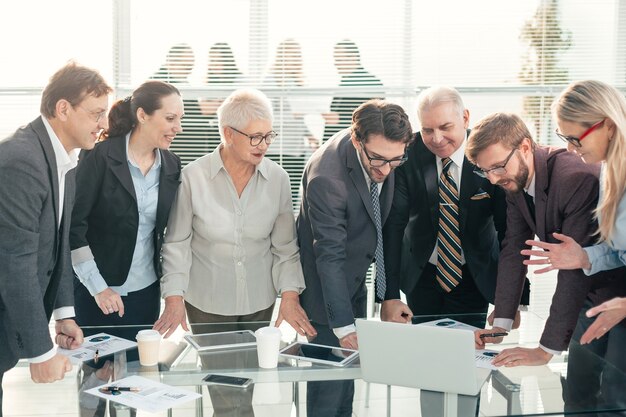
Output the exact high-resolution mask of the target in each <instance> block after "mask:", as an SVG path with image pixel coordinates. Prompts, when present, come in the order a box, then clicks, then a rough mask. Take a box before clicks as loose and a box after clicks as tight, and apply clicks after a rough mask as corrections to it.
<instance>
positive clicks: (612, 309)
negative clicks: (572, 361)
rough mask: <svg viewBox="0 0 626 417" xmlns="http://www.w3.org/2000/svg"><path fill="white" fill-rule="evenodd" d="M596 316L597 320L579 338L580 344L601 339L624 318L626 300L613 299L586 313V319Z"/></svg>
mask: <svg viewBox="0 0 626 417" xmlns="http://www.w3.org/2000/svg"><path fill="white" fill-rule="evenodd" d="M598 314H600V315H599V316H598V318H597V319H596V320H595V321H594V322H593V323H592V324H591V326H589V328H588V329H587V330H586V331H585V333H584V334H583V335H582V337H581V338H580V343H581V344H583V345H584V344H587V343H591V342H593V341H594V340H595V339H599V338H601V337H602V336H604V335H605V334H606V333H607V332H608V331H609V330H611V328H613V326H615V325H616V324H617V323H619V322H620V321H622V320H624V318H626V298H619V297H618V298H613V299H612V300H609V301H605V302H604V303H602V304H600V305H599V306H596V307H594V308H590V309H589V310H588V311H587V317H593V316H596V315H598Z"/></svg>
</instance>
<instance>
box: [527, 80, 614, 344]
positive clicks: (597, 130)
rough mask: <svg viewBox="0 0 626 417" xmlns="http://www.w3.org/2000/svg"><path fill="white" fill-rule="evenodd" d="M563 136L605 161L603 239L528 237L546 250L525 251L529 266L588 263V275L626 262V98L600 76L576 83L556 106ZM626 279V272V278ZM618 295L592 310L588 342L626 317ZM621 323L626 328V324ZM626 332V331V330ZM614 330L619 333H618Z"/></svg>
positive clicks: (592, 158)
mask: <svg viewBox="0 0 626 417" xmlns="http://www.w3.org/2000/svg"><path fill="white" fill-rule="evenodd" d="M552 112H553V117H554V119H555V120H556V123H557V125H558V129H557V132H556V134H557V136H559V137H560V138H561V139H563V140H564V141H566V142H567V147H568V149H569V150H570V151H573V152H576V153H577V154H579V155H580V157H581V158H582V159H583V160H584V161H585V162H586V163H588V164H593V163H597V162H602V176H601V190H600V200H599V203H598V207H597V209H596V215H597V217H598V224H599V227H598V243H597V244H596V245H594V246H590V247H586V248H583V247H581V246H580V245H579V244H578V243H576V242H575V241H574V240H573V239H572V238H570V237H569V236H565V235H561V234H558V233H555V234H554V237H555V238H556V239H558V240H560V241H561V242H562V243H559V244H550V243H546V242H539V241H534V240H531V241H527V242H526V243H527V244H529V245H533V246H537V247H539V248H541V249H543V250H523V251H522V254H523V255H535V256H538V258H537V259H529V260H526V261H524V263H525V264H527V265H544V266H545V265H547V266H545V267H543V268H541V269H539V270H538V271H536V272H535V273H544V272H548V271H551V270H555V269H576V268H582V269H583V270H584V271H585V273H586V274H587V275H591V274H595V273H596V272H598V271H602V270H609V269H614V268H618V267H623V266H624V265H626V193H625V191H626V99H625V98H624V96H623V94H622V93H621V92H619V91H618V90H617V89H615V88H613V87H611V86H609V85H607V84H605V83H602V82H600V81H591V80H588V81H579V82H576V83H573V84H571V85H570V86H569V87H568V88H566V89H565V91H563V92H562V93H561V95H560V96H559V98H558V99H557V100H556V101H555V102H554V104H553V105H552ZM624 279H626V276H625V277H624ZM616 295H621V296H622V297H617V298H613V299H612V300H609V301H607V302H605V303H603V304H601V305H599V306H596V307H594V308H591V309H589V310H588V311H587V313H586V314H587V317H594V316H596V315H598V314H599V315H598V318H597V319H596V320H595V322H594V323H593V324H591V325H590V326H589V328H588V329H587V330H586V331H585V333H584V334H583V335H582V337H581V339H580V341H581V343H582V344H586V343H590V342H592V341H593V340H595V339H600V338H602V337H603V336H604V335H605V334H606V333H607V332H609V330H610V329H612V328H613V327H614V326H616V325H618V323H620V322H624V318H626V298H624V297H623V295H624V294H616ZM618 327H624V328H626V325H625V324H624V323H622V325H620V326H618ZM625 331H626V330H625ZM612 333H613V332H612Z"/></svg>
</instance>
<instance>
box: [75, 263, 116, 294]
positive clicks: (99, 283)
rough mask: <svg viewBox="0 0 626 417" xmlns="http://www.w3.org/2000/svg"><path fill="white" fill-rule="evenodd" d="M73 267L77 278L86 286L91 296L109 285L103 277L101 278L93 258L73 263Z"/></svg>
mask: <svg viewBox="0 0 626 417" xmlns="http://www.w3.org/2000/svg"><path fill="white" fill-rule="evenodd" d="M73 267H74V272H76V276H77V277H78V280H79V281H80V282H81V283H82V284H83V285H84V286H85V288H87V290H88V291H89V294H91V295H92V296H95V295H96V294H98V293H101V292H102V291H104V290H106V289H107V288H108V287H109V286H108V285H107V283H106V281H105V280H104V278H102V275H101V274H100V271H99V270H98V266H97V265H96V261H94V260H93V259H91V260H88V261H85V262H80V263H75V264H74V265H73Z"/></svg>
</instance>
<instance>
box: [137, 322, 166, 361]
mask: <svg viewBox="0 0 626 417" xmlns="http://www.w3.org/2000/svg"><path fill="white" fill-rule="evenodd" d="M136 339H137V349H138V350H139V363H140V364H141V366H154V365H157V364H158V363H159V345H160V344H161V334H160V333H159V332H157V331H156V330H140V331H139V333H137V337H136Z"/></svg>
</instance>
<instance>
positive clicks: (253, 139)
mask: <svg viewBox="0 0 626 417" xmlns="http://www.w3.org/2000/svg"><path fill="white" fill-rule="evenodd" d="M229 127H230V128H231V129H233V130H234V131H235V132H237V133H239V134H241V135H244V136H245V137H247V138H248V139H250V146H259V145H260V144H261V142H263V141H265V143H267V144H268V145H271V144H272V142H274V139H276V136H278V133H276V132H274V131H273V130H272V131H269V132H267V133H266V134H264V135H262V134H260V133H257V134H255V135H248V134H247V133H243V132H242V131H241V130H237V129H235V128H234V127H232V126H229Z"/></svg>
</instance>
